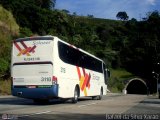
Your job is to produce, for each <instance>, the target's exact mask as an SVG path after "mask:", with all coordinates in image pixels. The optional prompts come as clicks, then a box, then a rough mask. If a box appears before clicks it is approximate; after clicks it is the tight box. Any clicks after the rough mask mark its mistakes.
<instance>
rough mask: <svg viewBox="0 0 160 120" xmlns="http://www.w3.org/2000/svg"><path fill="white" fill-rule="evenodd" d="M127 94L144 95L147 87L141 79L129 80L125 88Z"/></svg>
mask: <svg viewBox="0 0 160 120" xmlns="http://www.w3.org/2000/svg"><path fill="white" fill-rule="evenodd" d="M125 90H126V91H127V94H142V95H146V94H147V93H148V92H147V85H146V83H145V81H144V80H142V79H131V80H130V81H129V82H128V83H127V84H126V86H125Z"/></svg>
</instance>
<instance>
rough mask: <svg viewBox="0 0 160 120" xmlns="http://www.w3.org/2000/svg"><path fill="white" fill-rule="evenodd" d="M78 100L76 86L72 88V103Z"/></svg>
mask: <svg viewBox="0 0 160 120" xmlns="http://www.w3.org/2000/svg"><path fill="white" fill-rule="evenodd" d="M77 102H78V88H77V87H76V88H75V90H74V97H73V98H72V103H77Z"/></svg>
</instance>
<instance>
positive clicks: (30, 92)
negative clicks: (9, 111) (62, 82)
mask: <svg viewBox="0 0 160 120" xmlns="http://www.w3.org/2000/svg"><path fill="white" fill-rule="evenodd" d="M58 87H59V85H58V84H56V85H53V86H52V87H50V88H17V87H13V88H12V95H13V96H17V97H22V98H28V99H53V98H58Z"/></svg>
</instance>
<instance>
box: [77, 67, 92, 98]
mask: <svg viewBox="0 0 160 120" xmlns="http://www.w3.org/2000/svg"><path fill="white" fill-rule="evenodd" d="M82 71H83V73H82V74H83V75H82V74H81V71H80V68H79V67H77V72H78V77H79V85H80V89H81V90H82V91H84V95H85V96H87V89H86V88H88V89H90V79H91V75H90V73H89V74H87V73H86V72H85V69H84V68H82Z"/></svg>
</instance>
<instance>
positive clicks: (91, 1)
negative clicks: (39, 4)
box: [55, 0, 160, 20]
mask: <svg viewBox="0 0 160 120" xmlns="http://www.w3.org/2000/svg"><path fill="white" fill-rule="evenodd" d="M55 8H56V9H60V10H63V9H65V10H68V11H69V12H70V14H73V13H74V12H75V13H76V14H77V15H82V16H87V15H93V16H94V18H104V19H117V18H116V15H117V13H118V12H120V11H125V12H126V13H127V15H128V16H129V19H131V18H135V19H137V20H141V19H142V18H144V17H146V16H147V14H148V12H153V11H155V10H158V11H160V0H56V5H55Z"/></svg>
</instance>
